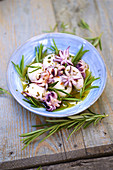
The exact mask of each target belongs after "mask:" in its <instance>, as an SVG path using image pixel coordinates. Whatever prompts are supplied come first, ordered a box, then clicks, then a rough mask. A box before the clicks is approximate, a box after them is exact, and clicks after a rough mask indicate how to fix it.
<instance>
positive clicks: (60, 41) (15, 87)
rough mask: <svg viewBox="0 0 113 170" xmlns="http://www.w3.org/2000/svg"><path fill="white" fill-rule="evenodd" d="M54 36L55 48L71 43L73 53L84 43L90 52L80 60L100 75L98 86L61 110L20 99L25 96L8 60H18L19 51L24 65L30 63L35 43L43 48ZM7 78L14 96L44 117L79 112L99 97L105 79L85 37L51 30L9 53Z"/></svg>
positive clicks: (93, 73) (102, 69)
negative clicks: (51, 31) (79, 101)
mask: <svg viewBox="0 0 113 170" xmlns="http://www.w3.org/2000/svg"><path fill="white" fill-rule="evenodd" d="M53 38H54V40H55V42H56V45H57V47H58V49H62V50H64V49H66V48H67V47H68V46H70V49H69V52H70V53H72V54H76V53H77V51H78V50H79V49H80V47H81V46H82V45H83V47H84V50H86V49H87V50H89V52H87V53H86V54H85V55H84V56H83V60H84V61H85V62H86V63H87V64H88V65H89V68H90V71H91V72H92V75H93V76H95V77H96V78H97V77H100V79H98V80H96V81H95V82H93V85H96V86H99V88H96V89H92V90H90V93H89V94H88V96H87V97H86V99H85V100H84V101H82V102H81V103H79V104H77V105H76V106H74V107H71V108H67V109H64V110H61V111H54V112H48V111H46V110H45V109H44V108H32V107H31V106H30V105H29V104H28V103H26V102H24V101H23V98H24V97H23V95H22V94H21V91H22V90H23V88H22V84H21V81H20V78H19V76H18V74H17V72H16V70H15V68H14V66H13V65H12V63H11V61H13V62H14V63H16V64H19V63H20V60H21V57H22V55H24V58H25V65H27V64H29V63H30V62H31V61H32V59H33V58H34V57H35V47H36V46H38V45H39V44H40V43H42V44H43V45H44V48H45V49H46V48H47V47H50V46H51V45H52V44H53V41H52V39H53ZM48 52H49V50H48ZM7 79H8V87H9V90H10V92H11V93H12V95H13V96H14V98H15V99H16V100H17V101H18V102H19V103H20V104H21V105H22V106H23V107H25V108H26V109H28V110H29V111H31V112H34V113H36V114H38V115H42V116H47V117H66V116H70V115H73V114H77V113H80V112H81V111H83V110H85V109H87V108H88V107H90V106H91V105H92V104H93V103H94V102H95V101H96V100H97V99H98V98H99V96H100V95H101V93H102V92H103V89H104V87H105V83H106V68H105V65H104V62H103V60H102V58H101V56H100V54H99V53H98V51H97V50H96V49H95V48H94V47H93V46H92V45H91V44H90V43H88V42H87V41H86V40H84V39H82V38H80V37H78V36H74V35H69V34H62V33H50V34H43V35H40V36H36V37H33V38H31V39H30V40H28V41H27V42H26V43H25V44H24V45H22V46H20V47H19V48H18V49H17V50H16V51H15V52H14V53H13V54H12V56H11V58H10V61H9V65H8V70H7Z"/></svg>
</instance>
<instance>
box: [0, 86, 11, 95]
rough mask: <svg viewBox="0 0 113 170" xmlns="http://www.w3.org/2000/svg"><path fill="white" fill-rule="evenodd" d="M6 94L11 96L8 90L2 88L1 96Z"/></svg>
mask: <svg viewBox="0 0 113 170" xmlns="http://www.w3.org/2000/svg"><path fill="white" fill-rule="evenodd" d="M4 93H7V94H9V95H11V94H10V93H9V92H8V91H7V90H5V89H3V88H1V87H0V94H4Z"/></svg>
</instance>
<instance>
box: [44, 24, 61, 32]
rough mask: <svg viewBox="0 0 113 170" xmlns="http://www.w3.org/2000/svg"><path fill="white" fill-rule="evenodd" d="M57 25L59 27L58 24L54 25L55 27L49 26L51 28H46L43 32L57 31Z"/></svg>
mask: <svg viewBox="0 0 113 170" xmlns="http://www.w3.org/2000/svg"><path fill="white" fill-rule="evenodd" d="M57 27H58V24H55V26H54V27H53V28H52V27H51V26H50V27H49V28H50V30H46V31H43V32H46V33H51V32H55V31H56V29H57Z"/></svg>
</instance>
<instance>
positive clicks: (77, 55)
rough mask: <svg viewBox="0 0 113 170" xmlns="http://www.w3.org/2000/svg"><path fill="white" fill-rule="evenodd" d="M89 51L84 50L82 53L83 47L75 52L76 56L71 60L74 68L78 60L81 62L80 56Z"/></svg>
mask: <svg viewBox="0 0 113 170" xmlns="http://www.w3.org/2000/svg"><path fill="white" fill-rule="evenodd" d="M88 51H89V50H84V51H83V45H82V46H81V48H80V50H79V51H78V52H77V54H76V55H75V56H73V58H72V63H73V64H74V66H76V64H77V63H78V61H79V60H81V58H82V56H83V55H84V54H85V53H86V52H88Z"/></svg>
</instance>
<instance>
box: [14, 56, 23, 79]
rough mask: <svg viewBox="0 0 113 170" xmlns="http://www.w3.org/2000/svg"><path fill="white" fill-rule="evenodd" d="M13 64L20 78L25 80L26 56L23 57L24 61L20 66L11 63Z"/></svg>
mask: <svg viewBox="0 0 113 170" xmlns="http://www.w3.org/2000/svg"><path fill="white" fill-rule="evenodd" d="M11 62H12V63H13V65H14V67H15V69H16V71H17V73H18V74H19V76H20V77H21V78H24V76H25V75H24V55H22V59H21V61H20V66H19V65H18V64H17V65H16V64H15V63H14V62H13V61H11Z"/></svg>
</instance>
